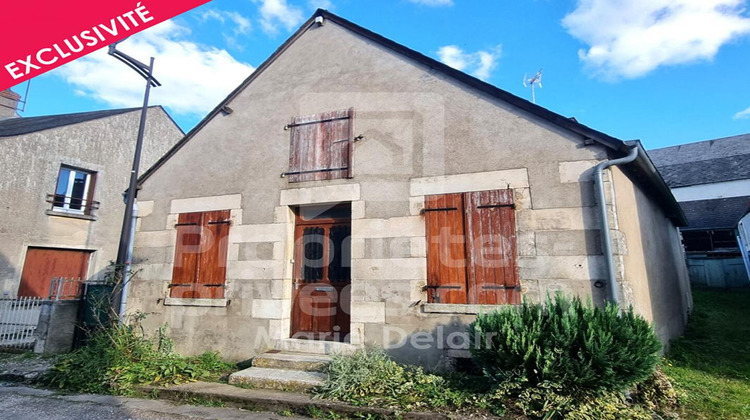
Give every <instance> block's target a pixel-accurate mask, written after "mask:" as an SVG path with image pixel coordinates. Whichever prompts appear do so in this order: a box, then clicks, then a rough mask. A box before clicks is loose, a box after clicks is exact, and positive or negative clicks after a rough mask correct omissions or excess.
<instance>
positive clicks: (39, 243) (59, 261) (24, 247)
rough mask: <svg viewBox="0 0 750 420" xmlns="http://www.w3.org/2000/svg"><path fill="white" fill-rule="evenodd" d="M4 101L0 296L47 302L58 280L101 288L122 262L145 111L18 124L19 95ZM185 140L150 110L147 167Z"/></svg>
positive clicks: (0, 108)
mask: <svg viewBox="0 0 750 420" xmlns="http://www.w3.org/2000/svg"><path fill="white" fill-rule="evenodd" d="M0 98H2V99H3V100H7V99H12V100H8V101H4V102H2V103H0V147H1V148H2V151H3V152H2V157H0V159H1V160H2V168H3V171H2V173H1V174H0V197H2V205H1V206H0V215H2V219H3V221H4V222H3V224H2V225H1V226H0V291H2V294H3V295H5V296H38V297H44V298H46V297H47V296H48V294H49V289H50V279H51V278H53V277H55V278H59V277H65V278H81V279H84V280H85V279H89V278H96V279H100V278H101V276H102V273H103V272H104V271H105V270H106V268H107V266H108V265H109V262H110V261H112V260H114V259H115V258H116V255H117V246H118V239H119V236H120V229H121V226H122V220H123V215H124V212H125V205H124V202H123V195H122V193H123V191H124V190H125V189H127V186H128V180H129V178H130V169H131V165H132V162H133V153H134V151H135V142H136V135H137V131H138V123H139V121H140V111H141V109H140V108H130V109H113V110H104V111H93V112H81V113H74V114H62V115H45V116H40V117H30V118H18V115H17V114H16V113H15V107H16V102H15V101H17V100H18V99H19V98H18V95H16V94H15V93H13V92H11V91H8V90H6V91H3V92H1V93H0ZM182 135H183V133H182V131H181V130H180V128H179V127H177V125H176V124H175V123H174V121H172V119H171V118H170V117H169V115H167V113H166V111H164V109H163V108H161V107H159V106H155V107H151V108H150V109H149V111H148V119H147V127H146V135H145V140H144V146H143V155H142V156H143V157H142V163H143V164H144V165H151V164H153V163H154V162H156V160H157V159H158V158H159V157H161V156H162V155H163V154H164V153H165V152H166V151H167V150H168V149H169V148H170V147H171V146H173V145H174V144H175V143H176V142H177V141H178V140H179V139H180V138H181V137H182ZM146 167H148V166H146Z"/></svg>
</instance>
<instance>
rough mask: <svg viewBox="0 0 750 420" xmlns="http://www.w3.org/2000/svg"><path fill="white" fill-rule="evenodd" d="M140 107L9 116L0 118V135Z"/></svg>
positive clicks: (18, 132)
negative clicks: (34, 115) (32, 115)
mask: <svg viewBox="0 0 750 420" xmlns="http://www.w3.org/2000/svg"><path fill="white" fill-rule="evenodd" d="M139 109H140V108H122V109H108V110H104V111H91V112H77V113H74V114H60V115H44V116H41V117H29V118H9V119H6V120H0V137H12V136H20V135H22V134H28V133H33V132H35V131H42V130H49V129H50V128H55V127H61V126H64V125H70V124H78V123H82V122H86V121H91V120H95V119H99V118H105V117H111V116H113V115H119V114H124V113H126V112H131V111H136V110H139Z"/></svg>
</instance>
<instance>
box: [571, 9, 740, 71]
mask: <svg viewBox="0 0 750 420" xmlns="http://www.w3.org/2000/svg"><path fill="white" fill-rule="evenodd" d="M744 3H745V0H628V1H612V0H579V1H578V6H577V8H576V9H575V10H574V11H573V12H571V13H570V14H568V15H567V16H565V18H563V20H562V24H563V26H564V27H565V28H566V29H567V31H568V32H569V33H570V34H571V35H573V36H574V37H576V38H578V39H579V40H581V41H583V42H584V43H586V44H588V48H587V49H581V50H579V51H578V56H579V58H580V59H581V60H582V61H583V62H584V64H585V65H586V66H587V67H588V68H589V69H591V70H593V72H594V73H595V74H597V75H599V76H602V77H603V78H606V79H619V78H635V77H640V76H643V75H645V74H647V73H649V72H651V71H652V70H654V69H656V68H657V67H659V66H668V65H675V64H686V63H692V62H695V61H701V60H711V59H713V57H714V56H715V55H716V53H717V52H718V50H719V48H720V47H721V46H722V45H724V44H726V43H727V42H729V41H731V40H732V39H735V38H737V37H739V36H741V35H743V34H747V33H750V18H748V17H746V16H745V9H744V8H742V5H743V4H744Z"/></svg>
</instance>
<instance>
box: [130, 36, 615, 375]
mask: <svg viewBox="0 0 750 420" xmlns="http://www.w3.org/2000/svg"><path fill="white" fill-rule="evenodd" d="M228 106H229V107H231V108H232V110H233V112H232V113H231V114H228V115H218V116H216V117H215V118H214V119H213V120H212V121H210V122H209V123H208V124H207V125H206V126H205V127H204V128H203V129H202V130H201V131H199V132H198V133H197V134H196V135H195V137H194V138H192V139H191V140H190V141H189V142H188V143H187V144H186V145H185V146H184V147H183V148H182V149H180V150H179V151H178V152H177V153H176V154H175V155H174V156H173V157H172V158H170V159H169V160H168V161H167V162H166V163H165V164H164V165H163V166H162V167H161V168H160V169H158V170H157V171H156V172H155V173H154V175H153V176H151V177H150V178H149V179H148V180H147V181H146V182H145V183H144V185H143V189H142V191H141V193H140V197H141V199H142V200H147V201H148V203H147V205H148V207H149V208H150V209H151V210H149V212H148V213H147V214H144V217H143V218H142V220H141V221H140V223H139V232H138V234H137V238H136V259H137V263H138V266H137V268H139V269H140V270H141V271H140V273H139V274H138V276H137V279H136V280H135V281H134V283H133V288H132V290H131V295H130V296H131V298H130V299H129V302H128V305H129V306H128V309H129V310H131V311H132V310H141V311H144V312H146V313H149V314H150V315H149V318H147V319H146V325H148V326H149V327H150V328H151V329H155V328H157V327H158V326H159V325H160V324H163V323H166V324H168V325H169V329H170V334H171V335H172V336H173V337H174V338H175V341H176V344H177V348H178V350H179V351H181V352H184V353H199V352H202V351H205V350H209V349H211V350H219V351H221V352H222V353H223V354H224V356H225V357H229V358H232V359H246V358H249V357H251V356H253V355H255V354H257V353H258V352H262V351H265V350H267V349H268V348H270V347H276V348H280V349H293V350H305V351H335V350H341V351H345V350H347V349H350V348H351V347H353V346H357V345H361V344H363V343H374V344H377V345H386V346H387V345H389V344H393V343H394V342H396V341H398V340H399V339H400V338H402V337H415V336H417V335H419V336H420V337H423V338H424V337H425V334H427V335H428V336H431V337H433V340H436V341H442V342H445V341H446V340H447V339H448V338H447V336H448V335H449V333H450V332H451V331H453V330H457V331H461V330H462V329H463V326H464V325H465V324H466V323H468V322H470V321H471V320H472V319H473V315H471V314H467V312H472V311H477V310H480V309H481V308H476V307H472V308H467V307H454V308H447V309H446V308H445V307H443V308H440V307H438V308H435V307H434V306H433V307H430V306H429V305H424V303H425V302H427V295H426V292H424V291H422V286H424V285H425V284H426V259H425V238H424V235H425V233H424V219H423V216H421V215H420V210H421V209H422V207H423V205H424V196H425V195H428V194H437V193H442V192H457V191H478V190H488V189H494V188H507V187H510V188H512V189H513V190H514V192H515V197H516V202H517V213H516V221H517V227H516V228H517V229H516V231H517V240H518V254H519V257H518V265H519V273H520V279H521V284H522V287H523V293H524V296H525V297H526V298H528V299H532V300H538V299H540V298H541V297H543V296H545V295H546V294H547V293H554V292H555V291H564V292H568V293H576V294H579V295H582V296H584V297H587V296H593V298H594V300H595V301H597V302H600V301H601V298H602V296H604V292H605V291H604V289H598V288H596V287H594V283H595V282H596V281H597V280H601V279H604V265H603V264H604V261H603V257H602V255H601V251H600V245H599V234H598V226H599V224H598V218H597V216H596V211H595V207H593V205H594V200H593V183H592V179H591V173H590V172H591V168H592V167H593V166H594V165H595V164H596V163H597V162H598V161H599V160H601V159H603V158H606V153H605V152H604V150H603V148H601V147H600V146H584V144H583V139H582V138H579V137H578V136H574V135H572V134H570V133H568V132H565V131H562V130H561V129H559V128H557V127H556V126H552V125H550V124H548V123H546V122H544V121H542V120H539V119H537V118H536V117H533V116H531V115H528V114H525V113H523V112H520V111H518V110H516V109H515V108H512V107H510V106H509V105H507V104H505V103H503V102H499V101H497V100H495V99H492V98H490V97H488V96H486V95H484V94H482V93H479V92H477V91H474V90H472V89H469V88H467V87H464V86H463V85H460V84H458V83H457V82H456V81H453V80H450V79H447V78H446V77H445V76H443V75H442V74H440V73H436V72H434V71H433V70H431V69H429V68H425V67H423V66H421V65H418V64H415V63H413V62H411V61H409V60H407V59H405V58H403V57H402V56H398V55H396V54H395V53H393V52H391V51H389V50H385V49H383V48H382V47H380V46H377V45H374V44H372V43H371V42H370V41H367V40H365V39H362V38H360V37H358V36H356V35H353V34H351V33H350V32H348V31H346V30H345V29H343V28H341V27H338V26H337V25H336V24H334V23H331V22H328V23H327V24H326V25H325V26H323V27H317V26H315V27H313V28H311V29H310V30H308V32H306V33H305V34H303V35H302V36H301V38H299V39H298V40H297V41H296V42H295V43H293V44H292V45H291V46H290V47H289V48H288V50H287V51H286V52H284V53H283V54H282V55H281V56H280V57H279V58H278V59H277V60H276V61H275V62H273V63H272V64H271V65H270V66H269V67H268V68H267V69H266V70H265V72H264V73H262V74H260V75H259V76H258V77H257V78H256V79H255V80H254V81H253V82H252V83H251V84H250V85H249V86H248V87H247V88H246V89H244V90H243V91H242V92H241V93H240V94H239V96H237V97H236V98H235V99H233V100H232V101H231V102H230V103H229V104H228ZM349 107H354V108H355V110H356V113H357V116H356V118H355V130H354V131H355V135H360V134H361V135H363V136H364V139H363V140H361V141H359V142H357V143H355V147H354V178H353V179H340V180H331V181H316V182H306V183H296V184H290V183H288V181H287V180H286V179H284V178H282V177H280V174H281V173H282V172H284V171H285V170H287V168H288V162H289V161H288V159H289V132H288V131H284V129H283V127H284V125H285V124H288V123H289V121H290V119H291V118H292V117H293V116H297V115H306V114H312V113H318V112H325V111H331V110H338V109H346V108H349ZM337 201H349V202H351V203H352V249H351V252H352V296H351V299H352V314H351V317H352V318H351V322H352V336H351V344H352V345H351V346H349V345H342V344H340V343H321V342H311V341H307V342H304V340H288V337H289V329H290V325H289V324H290V312H291V294H292V284H291V275H292V265H291V259H292V249H293V243H292V232H293V214H292V212H291V206H295V205H300V204H312V203H332V202H337ZM212 209H231V210H232V217H233V219H234V224H233V225H232V226H231V228H230V237H229V257H228V267H227V280H226V297H227V299H226V301H221V302H188V301H183V302H180V301H174V300H171V299H165V298H166V296H167V293H168V292H167V285H168V284H169V282H170V279H171V275H172V268H173V266H172V264H173V258H174V244H175V238H176V235H175V228H174V224H175V221H176V217H177V214H179V213H181V212H188V211H207V210H212ZM165 303H166V305H165ZM198 305H217V306H198ZM464 306H466V305H464ZM484 309H485V310H486V309H487V308H484ZM438 329H442V330H443V331H442V332H439V331H438ZM407 341H408V339H407ZM441 344H442V343H441ZM428 347H429V346H428ZM391 352H392V353H393V354H395V355H397V356H398V357H399V358H401V359H402V360H409V361H416V362H419V363H423V364H427V365H434V364H435V363H437V362H438V359H439V357H440V356H441V355H442V354H443V351H442V350H441V349H437V348H436V346H435V345H433V346H431V347H429V348H428V349H425V350H421V349H417V348H415V346H414V345H413V343H410V344H407V345H406V346H401V347H399V348H393V349H391Z"/></svg>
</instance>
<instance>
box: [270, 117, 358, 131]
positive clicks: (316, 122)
mask: <svg viewBox="0 0 750 420" xmlns="http://www.w3.org/2000/svg"><path fill="white" fill-rule="evenodd" d="M350 118H351V117H350V116H348V115H347V116H346V117H335V118H326V119H323V120H315V121H306V122H298V123H291V124H287V125H285V126H284V131H287V130H289V129H290V128H293V127H299V126H301V125H310V124H321V123H326V122H331V121H339V120H348V119H350Z"/></svg>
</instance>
